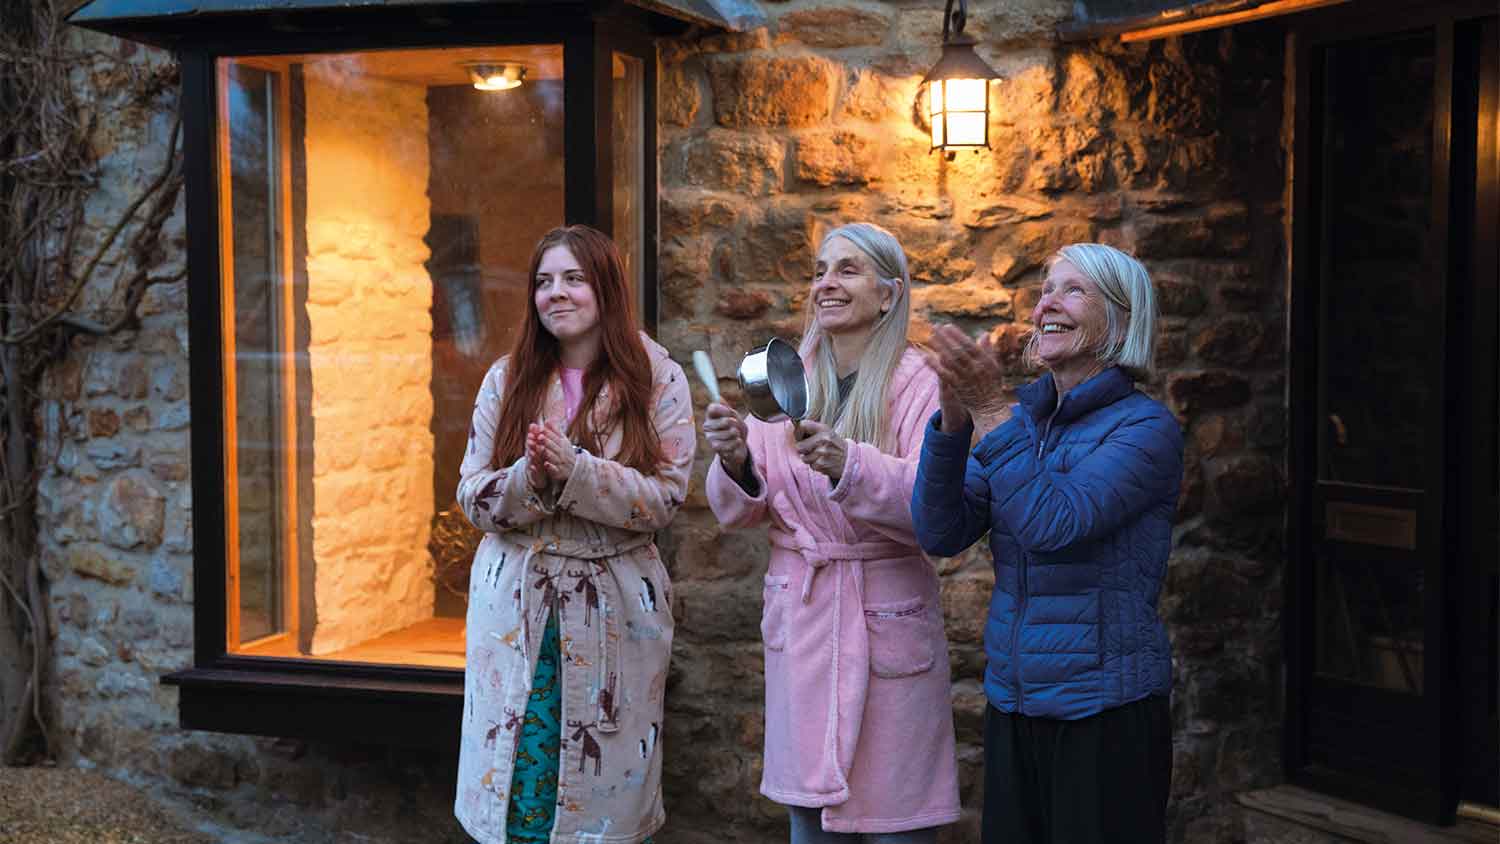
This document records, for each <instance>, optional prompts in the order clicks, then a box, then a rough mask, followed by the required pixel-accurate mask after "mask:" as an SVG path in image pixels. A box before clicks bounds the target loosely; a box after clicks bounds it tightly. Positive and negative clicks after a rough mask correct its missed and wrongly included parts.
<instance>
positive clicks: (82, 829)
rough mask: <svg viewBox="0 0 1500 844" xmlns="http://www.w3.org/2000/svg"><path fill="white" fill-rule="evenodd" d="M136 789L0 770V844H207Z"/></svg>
mask: <svg viewBox="0 0 1500 844" xmlns="http://www.w3.org/2000/svg"><path fill="white" fill-rule="evenodd" d="M212 840H213V839H212V838H210V837H208V836H206V835H203V834H202V833H198V832H194V831H192V830H189V829H187V828H186V827H185V826H184V825H183V823H182V822H181V821H180V820H179V819H177V818H175V817H173V816H172V814H171V813H169V812H168V811H166V810H165V809H162V808H161V807H159V806H158V805H157V804H156V803H155V801H153V800H151V799H150V798H149V797H147V796H146V795H145V794H143V793H142V792H141V791H139V790H138V789H135V788H132V787H131V786H129V785H126V784H125V783H121V782H116V781H115V780H112V779H109V778H108V777H105V776H103V775H102V774H98V773H94V772H92V771H80V770H77V769H75V768H50V767H33V768H6V767H0V841H3V842H4V844H210V842H212Z"/></svg>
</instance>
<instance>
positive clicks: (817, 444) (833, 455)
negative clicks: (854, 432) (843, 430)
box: [796, 419, 849, 484]
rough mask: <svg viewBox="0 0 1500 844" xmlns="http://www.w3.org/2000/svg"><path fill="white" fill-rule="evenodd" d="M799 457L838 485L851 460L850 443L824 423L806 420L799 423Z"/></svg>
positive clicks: (797, 429)
mask: <svg viewBox="0 0 1500 844" xmlns="http://www.w3.org/2000/svg"><path fill="white" fill-rule="evenodd" d="M796 431H797V455H798V456H799V457H801V458H802V462H803V463H806V464H807V465H808V467H809V468H811V469H812V470H813V471H814V472H819V473H821V474H823V475H826V476H827V477H828V480H829V481H831V482H833V483H835V484H836V483H838V482H839V478H841V477H843V476H844V463H845V462H847V461H848V459H849V441H848V440H846V439H844V438H843V437H841V436H839V435H838V434H837V433H836V432H835V431H834V430H833V429H832V428H830V427H829V426H827V425H824V424H823V423H822V422H815V421H813V420H812V419H804V420H802V421H801V422H799V423H797V428H796Z"/></svg>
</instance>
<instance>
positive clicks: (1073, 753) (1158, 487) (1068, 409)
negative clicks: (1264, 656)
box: [912, 243, 1182, 844]
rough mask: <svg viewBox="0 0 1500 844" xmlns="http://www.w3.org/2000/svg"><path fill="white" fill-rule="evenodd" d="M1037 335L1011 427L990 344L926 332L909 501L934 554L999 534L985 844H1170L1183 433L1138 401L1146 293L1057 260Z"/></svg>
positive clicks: (1037, 318)
mask: <svg viewBox="0 0 1500 844" xmlns="http://www.w3.org/2000/svg"><path fill="white" fill-rule="evenodd" d="M1031 321H1032V337H1031V342H1030V344H1029V346H1028V348H1027V357H1028V358H1029V359H1030V360H1031V361H1033V362H1034V363H1035V364H1036V365H1038V366H1040V367H1041V368H1043V369H1045V374H1044V375H1042V377H1041V378H1039V379H1037V380H1036V381H1034V382H1032V383H1030V384H1027V385H1025V386H1023V387H1021V388H1020V390H1019V391H1018V393H1017V396H1018V398H1019V400H1020V401H1019V402H1018V403H1017V404H1016V405H1015V406H1014V407H1008V406H1006V404H1005V402H1004V401H1003V400H1002V397H1001V391H1000V377H1001V372H1000V368H999V365H998V363H997V362H996V359H995V357H994V355H992V354H989V350H988V349H987V348H985V347H984V345H983V344H975V343H972V342H970V341H969V339H968V337H967V336H965V335H964V334H963V332H961V331H959V330H958V329H956V328H954V327H953V326H943V327H940V328H938V329H937V330H935V331H934V334H933V346H934V349H935V354H934V355H933V360H934V366H935V368H936V369H937V371H938V375H939V378H940V379H941V382H942V388H941V395H940V409H939V411H938V413H937V414H935V415H934V416H933V418H932V420H931V422H930V423H929V424H928V427H927V433H926V438H925V440H924V442H923V446H922V458H921V468H920V470H919V474H918V478H917V483H916V487H915V490H914V491H913V494H912V516H913V520H914V522H915V524H916V530H917V537H918V539H919V540H920V541H921V543H922V547H923V549H924V550H926V551H927V552H928V553H930V554H936V555H940V556H952V555H954V554H957V553H959V552H961V551H963V550H964V549H966V548H968V547H969V546H970V545H972V544H973V543H974V542H975V541H977V540H978V539H979V537H981V536H983V535H985V534H986V533H988V534H989V543H990V552H991V555H992V556H993V558H994V566H995V587H994V592H993V593H992V596H991V599H990V606H989V613H988V619H987V621H986V625H985V634H984V645H985V655H986V657H987V659H988V666H987V667H986V670H985V675H984V689H985V695H986V697H987V698H988V699H989V708H988V711H987V715H986V718H985V779H984V794H985V800H984V819H983V839H984V841H985V842H996V843H997V844H998V843H999V842H1004V844H1094V842H1105V841H1109V842H1115V841H1130V842H1151V841H1155V842H1161V841H1163V840H1164V838H1165V835H1166V804H1167V793H1168V788H1169V785H1170V781H1171V771H1172V736H1171V715H1170V710H1169V705H1168V704H1169V695H1170V693H1171V686H1172V656H1171V647H1170V645H1169V643H1168V640H1167V631H1166V627H1165V625H1163V623H1162V620H1161V618H1160V617H1158V615H1157V612H1156V601H1157V595H1158V593H1159V592H1160V589H1161V582H1162V577H1163V575H1164V574H1165V573H1166V566H1167V557H1168V555H1169V554H1170V552H1171V548H1172V517H1173V514H1174V512H1175V511H1176V505H1177V495H1178V489H1179V486H1180V484H1181V478H1182V432H1181V430H1180V429H1179V427H1178V425H1177V420H1176V419H1175V418H1173V416H1172V414H1171V413H1170V412H1169V411H1168V410H1167V408H1165V407H1163V406H1162V404H1161V403H1160V402H1158V401H1156V400H1154V399H1152V398H1150V397H1148V396H1146V395H1145V394H1144V393H1142V392H1140V391H1139V390H1137V389H1136V388H1135V382H1136V381H1137V380H1139V379H1142V378H1146V377H1148V376H1149V375H1150V374H1151V369H1152V349H1153V347H1154V343H1155V329H1156V302H1155V296H1154V294H1153V291H1152V287H1151V278H1150V276H1149V275H1148V274H1147V272H1146V269H1145V268H1144V267H1142V266H1141V264H1140V263H1139V262H1138V261H1136V260H1135V259H1134V258H1132V257H1130V256H1129V255H1126V254H1125V253H1123V252H1120V251H1119V250H1117V249H1113V248H1111V247H1108V246H1104V245H1102V244H1097V243H1080V244H1074V245H1072V246H1066V247H1063V248H1062V249H1061V250H1059V252H1058V253H1057V255H1055V256H1054V257H1053V259H1052V260H1051V261H1050V262H1049V266H1048V269H1047V277H1046V281H1045V283H1044V284H1043V287H1042V297H1041V299H1040V301H1038V302H1037V305H1036V307H1035V308H1034V309H1033V310H1032V313H1031ZM976 435H978V442H977V445H975V446H974V447H973V448H972V449H971V448H970V444H971V442H973V438H974V437H975V436H976Z"/></svg>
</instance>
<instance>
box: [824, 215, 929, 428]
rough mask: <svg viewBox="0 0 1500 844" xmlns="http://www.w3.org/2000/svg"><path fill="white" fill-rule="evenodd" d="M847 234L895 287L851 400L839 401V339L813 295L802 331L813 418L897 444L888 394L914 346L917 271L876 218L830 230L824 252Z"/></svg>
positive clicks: (874, 331)
mask: <svg viewBox="0 0 1500 844" xmlns="http://www.w3.org/2000/svg"><path fill="white" fill-rule="evenodd" d="M836 237H842V238H844V239H845V240H847V241H849V242H850V243H852V244H854V246H855V248H857V249H859V251H861V252H863V253H864V254H865V256H866V257H868V258H869V259H870V261H871V263H873V264H874V266H875V276H876V279H877V281H878V282H879V284H880V286H881V287H882V288H884V289H886V290H892V291H893V292H894V293H895V295H894V296H893V297H891V306H890V308H889V309H888V310H887V311H886V312H885V313H884V314H881V315H880V317H879V318H878V319H877V320H876V321H875V325H874V326H872V327H871V328H870V339H869V342H868V343H867V344H866V345H865V352H864V355H863V356H861V357H860V360H859V371H858V373H857V374H856V375H855V378H854V387H853V389H852V390H850V392H849V400H848V401H847V402H845V403H844V405H843V408H842V410H841V409H840V407H839V373H838V364H837V362H836V361H835V360H834V357H833V343H832V340H831V338H830V337H829V336H828V334H827V332H825V331H823V329H822V328H821V327H820V326H819V325H818V316H817V307H818V305H817V302H816V301H814V299H813V297H812V296H808V297H807V313H806V323H805V327H804V328H803V332H802V346H801V350H800V351H801V354H802V360H803V361H805V362H806V363H807V365H808V367H809V372H808V377H807V418H808V419H815V420H817V421H819V422H822V423H823V424H825V425H828V426H830V427H832V428H833V430H834V431H835V432H836V433H838V434H839V435H840V436H844V437H848V438H849V439H851V440H854V441H855V442H862V443H869V444H871V445H873V446H875V447H876V448H879V449H881V450H882V451H890V450H891V449H892V448H894V437H893V436H892V432H891V431H890V430H889V427H890V426H889V420H888V419H887V418H886V408H885V394H886V390H888V389H889V388H890V384H891V376H892V375H893V374H894V373H895V372H896V367H897V365H899V364H900V363H901V357H902V356H903V355H905V354H906V349H907V346H908V343H907V340H906V331H907V327H908V325H909V324H910V323H911V273H910V272H909V271H908V270H907V267H906V252H905V251H904V250H902V248H901V242H900V241H898V240H896V236H895V235H893V234H891V233H890V232H888V231H886V230H885V229H883V228H881V227H880V226H877V225H875V224H873V223H848V224H845V225H842V226H839V227H838V228H836V229H834V230H833V231H830V232H829V233H828V234H826V235H824V236H823V241H822V242H821V243H820V244H818V254H820V255H821V254H822V253H823V249H824V247H826V246H827V245H828V242H829V241H830V240H833V239H834V238H836Z"/></svg>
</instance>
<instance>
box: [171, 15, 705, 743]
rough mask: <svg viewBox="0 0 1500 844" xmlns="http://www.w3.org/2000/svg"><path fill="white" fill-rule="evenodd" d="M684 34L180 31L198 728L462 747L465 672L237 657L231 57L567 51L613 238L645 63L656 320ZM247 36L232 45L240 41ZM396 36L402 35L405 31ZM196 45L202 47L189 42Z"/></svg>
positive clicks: (571, 137) (493, 24) (587, 194)
mask: <svg viewBox="0 0 1500 844" xmlns="http://www.w3.org/2000/svg"><path fill="white" fill-rule="evenodd" d="M683 28H684V25H683V24H681V23H680V22H677V21H670V20H666V19H663V18H661V17H659V16H656V15H652V14H649V13H646V12H643V11H641V10H639V9H636V8H633V7H624V6H619V5H608V6H606V5H603V4H588V3H579V4H546V5H545V6H541V7H537V6H516V5H502V4H493V5H491V4H486V5H454V6H423V7H420V8H410V7H408V8H401V7H383V8H375V9H357V10H347V11H339V12H326V11H324V12H315V13H313V12H308V13H301V14H298V15H273V14H265V15H235V16H220V17H216V18H214V19H213V20H212V21H207V22H201V23H199V22H192V21H189V22H185V23H183V24H181V25H180V26H179V28H178V29H177V30H175V31H174V38H173V46H174V47H175V48H176V51H177V54H178V58H179V61H180V66H181V72H182V106H181V110H182V117H183V137H184V147H183V148H184V153H183V155H184V159H185V160H184V173H185V177H184V178H185V190H186V201H187V208H188V213H187V239H188V247H187V265H188V333H189V340H190V346H191V348H193V349H199V350H205V349H206V350H215V352H210V353H201V352H200V353H199V354H195V355H192V356H191V360H190V402H191V406H192V410H193V425H192V429H191V436H192V461H193V474H192V483H193V501H194V515H195V518H194V525H193V528H194V530H193V562H194V565H193V588H194V595H195V601H194V609H193V613H194V642H193V665H192V667H191V668H188V669H185V670H182V671H177V672H174V673H172V674H170V675H168V676H166V677H164V678H163V682H164V683H166V684H169V685H172V686H176V687H177V688H178V691H179V716H180V721H181V725H182V726H183V727H184V728H186V729H198V730H212V731H217V732H229V733H245V734H252V735H267V736H287V737H299V738H313V739H323V740H335V741H359V742H374V743H383V744H398V745H415V746H426V747H451V748H456V747H457V742H458V730H459V721H460V718H461V716H462V709H463V670H462V669H445V668H428V667H419V666H394V665H371V664H361V663H349V662H338V661H324V660H306V659H292V658H280V657H263V656H244V655H237V654H232V653H229V652H228V647H227V641H226V636H225V629H226V628H225V624H226V607H225V603H226V600H225V599H226V594H227V593H226V589H227V584H226V571H225V558H226V545H225V539H226V536H225V519H224V513H223V510H224V505H225V480H226V472H225V465H224V449H225V445H226V442H225V440H226V437H225V419H224V406H223V401H222V396H223V391H224V387H225V381H224V375H225V373H224V362H223V356H222V355H220V354H217V353H216V350H218V349H221V348H223V326H222V325H221V321H220V314H221V304H222V293H223V291H222V285H221V282H220V275H219V272H220V271H219V267H220V252H221V244H220V242H219V204H218V199H217V196H218V178H219V174H218V172H217V167H218V162H217V156H216V155H215V152H214V151H215V149H216V144H217V132H218V128H219V127H218V125H217V120H218V117H217V115H218V109H217V105H216V102H215V96H216V82H215V73H216V64H217V59H219V58H221V57H225V56H249V55H274V54H286V53H312V52H350V51H360V50H371V49H392V48H421V47H459V46H466V45H476V44H482V45H495V46H501V45H507V44H511V45H521V44H561V45H562V47H563V62H564V68H565V73H564V96H563V104H564V106H563V107H564V146H563V148H564V217H565V220H566V221H567V222H568V223H584V224H588V225H591V226H594V227H596V228H599V229H600V230H602V231H604V232H606V233H611V228H612V225H613V215H612V196H613V192H612V190H611V188H612V173H611V169H612V167H613V161H612V158H611V156H610V154H609V153H610V150H611V146H610V142H611V140H612V138H611V126H610V117H611V111H610V110H611V97H612V86H611V76H610V74H611V60H612V53H613V52H616V51H618V52H622V53H628V54H630V55H634V56H637V57H639V58H642V59H644V61H643V62H642V67H643V69H644V72H645V80H644V81H645V99H644V103H645V109H646V114H645V132H644V135H645V137H644V138H643V141H644V162H643V168H644V171H643V174H644V182H645V184H644V188H645V193H646V196H645V197H644V199H643V209H644V213H645V215H646V218H645V232H644V238H643V242H642V244H641V252H642V256H641V258H642V263H643V269H644V273H643V278H644V279H645V280H646V284H645V290H644V291H643V303H644V313H643V314H642V318H643V320H644V322H645V324H646V326H647V328H648V330H649V331H651V332H652V333H655V330H656V312H657V295H658V294H657V286H658V279H657V243H658V234H657V226H658V223H657V197H656V191H655V186H656V183H657V182H656V167H657V159H656V155H655V150H656V70H657V62H656V49H655V44H654V41H653V38H654V37H655V36H658V35H662V34H675V33H676V32H680V31H681V30H682V29H683ZM231 33H232V34H233V35H232V37H231V36H230V34H231ZM391 33H400V34H399V35H392V34H391ZM189 44H190V46H189Z"/></svg>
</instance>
